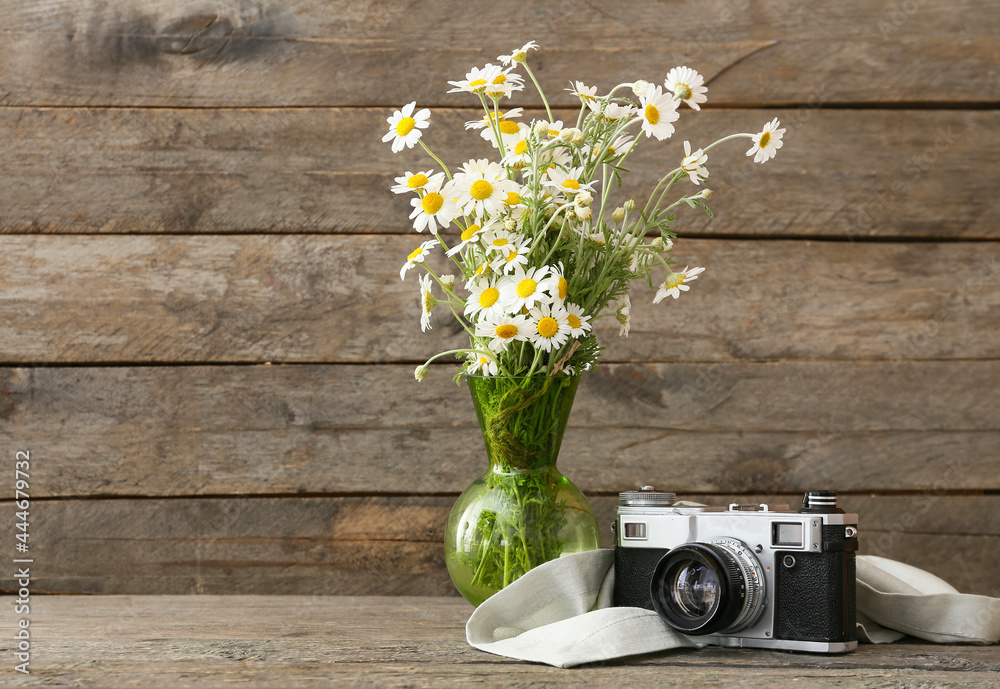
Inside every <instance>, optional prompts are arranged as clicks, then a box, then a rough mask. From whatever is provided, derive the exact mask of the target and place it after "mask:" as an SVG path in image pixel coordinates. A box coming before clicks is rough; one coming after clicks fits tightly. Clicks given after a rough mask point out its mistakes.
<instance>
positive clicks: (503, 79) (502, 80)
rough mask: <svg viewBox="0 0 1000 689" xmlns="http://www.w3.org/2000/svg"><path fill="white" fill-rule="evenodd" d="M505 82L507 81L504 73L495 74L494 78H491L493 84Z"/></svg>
mask: <svg viewBox="0 0 1000 689" xmlns="http://www.w3.org/2000/svg"><path fill="white" fill-rule="evenodd" d="M506 82H507V75H506V74H500V75H499V76H497V78H496V79H494V80H493V83H494V84H504V83H506Z"/></svg>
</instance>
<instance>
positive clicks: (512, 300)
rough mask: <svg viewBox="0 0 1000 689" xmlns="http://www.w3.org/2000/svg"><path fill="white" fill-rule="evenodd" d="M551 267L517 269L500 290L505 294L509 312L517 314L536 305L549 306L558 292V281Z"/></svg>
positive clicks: (506, 279) (503, 282) (504, 281)
mask: <svg viewBox="0 0 1000 689" xmlns="http://www.w3.org/2000/svg"><path fill="white" fill-rule="evenodd" d="M551 272H552V269H551V268H550V267H549V266H541V267H539V268H527V269H525V268H517V269H516V270H514V273H513V274H512V275H510V276H508V277H507V278H505V279H504V280H503V281H502V284H501V285H500V290H501V291H502V292H504V293H505V294H504V297H505V300H506V301H507V304H508V307H507V310H508V311H509V312H510V313H517V312H518V311H520V310H521V309H522V308H527V309H531V308H532V307H533V306H535V304H548V303H550V302H551V301H552V296H551V295H553V294H555V293H556V290H557V279H556V278H555V277H553V276H552V274H551Z"/></svg>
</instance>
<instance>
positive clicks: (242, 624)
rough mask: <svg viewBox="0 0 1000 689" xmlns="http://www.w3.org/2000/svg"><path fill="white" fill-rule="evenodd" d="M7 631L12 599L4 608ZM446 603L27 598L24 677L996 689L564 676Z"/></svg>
mask: <svg viewBox="0 0 1000 689" xmlns="http://www.w3.org/2000/svg"><path fill="white" fill-rule="evenodd" d="M3 605H4V609H5V610H6V611H8V612H7V615H8V617H7V620H8V624H10V622H11V620H12V617H10V615H11V613H10V611H12V610H13V601H12V599H11V598H9V597H7V598H6V599H5V600H4V601H3ZM471 611H472V607H471V606H470V605H469V604H467V603H466V602H465V601H463V600H461V599H456V598H435V597H346V596H345V597H338V596H322V597H321V596H99V597H98V596H38V597H35V598H33V599H32V600H31V611H30V615H29V616H28V619H29V620H30V627H29V629H30V630H31V640H30V641H31V651H30V652H31V664H30V668H31V674H30V675H23V674H20V673H18V672H16V671H15V670H14V665H15V661H14V660H13V654H14V642H12V637H13V632H12V631H11V632H10V633H8V632H6V631H5V632H4V633H3V634H2V637H3V639H2V641H0V657H2V658H3V667H0V685H2V686H60V687H102V688H104V687H106V688H109V689H115V688H117V687H232V686H236V685H238V684H242V685H249V686H254V687H281V688H289V687H331V686H333V687H434V688H435V689H444V688H446V687H468V686H477V687H478V686H483V687H494V686H495V687H536V686H537V687H543V686H544V687H579V686H591V687H616V688H617V687H622V686H625V687H629V686H643V685H649V686H653V685H654V684H655V686H658V687H675V686H676V687H685V688H686V689H691V688H693V687H707V686H712V687H720V686H722V687H750V686H768V687H797V688H803V687H828V686H837V687H900V688H903V687H907V688H918V687H919V688H928V689H929V688H931V687H997V686H998V685H1000V647H998V646H987V647H978V646H940V645H933V644H926V643H915V642H903V643H898V644H892V645H886V646H869V645H863V646H861V647H859V648H858V650H857V651H856V652H854V653H849V654H846V655H838V656H821V655H806V654H794V653H782V652H773V651H761V650H750V649H744V650H735V649H720V648H706V649H702V650H694V651H692V650H684V651H668V652H664V653H658V654H653V655H647V656H641V657H636V658H631V659H626V660H622V661H617V662H609V663H602V664H598V665H592V666H585V667H580V668H574V669H569V670H564V669H558V668H553V667H548V666H543V665H533V664H529V663H523V662H519V661H514V660H509V659H506V658H501V657H498V656H493V655H490V654H488V653H484V652H481V651H478V650H476V649H473V648H471V647H470V646H468V645H467V644H466V642H465V629H464V626H465V621H466V619H467V618H468V616H469V614H470V613H471ZM14 624H16V622H15V623H14Z"/></svg>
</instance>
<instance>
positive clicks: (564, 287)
mask: <svg viewBox="0 0 1000 689" xmlns="http://www.w3.org/2000/svg"><path fill="white" fill-rule="evenodd" d="M568 293H569V283H568V282H566V278H564V277H560V278H559V298H560V299H565V298H566V295H567V294H568Z"/></svg>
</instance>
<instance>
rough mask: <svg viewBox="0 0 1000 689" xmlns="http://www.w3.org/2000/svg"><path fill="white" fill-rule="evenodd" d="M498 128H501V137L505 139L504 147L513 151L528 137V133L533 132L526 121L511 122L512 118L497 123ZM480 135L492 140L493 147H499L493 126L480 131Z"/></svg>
mask: <svg viewBox="0 0 1000 689" xmlns="http://www.w3.org/2000/svg"><path fill="white" fill-rule="evenodd" d="M497 129H499V130H500V138H501V139H502V140H503V148H504V150H505V151H513V150H514V149H515V148H516V147H517V145H518V144H519V143H521V142H522V141H524V140H525V139H527V138H528V134H530V133H531V127H529V126H528V125H526V124H525V123H524V122H511V121H510V120H503V121H501V122H500V123H499V124H498V125H497ZM479 135H480V136H481V137H483V138H484V139H486V140H487V141H489V142H490V145H492V146H493V148H499V146H497V137H496V134H495V133H494V131H493V129H492V128H488V129H484V130H483V131H481V132H479Z"/></svg>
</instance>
